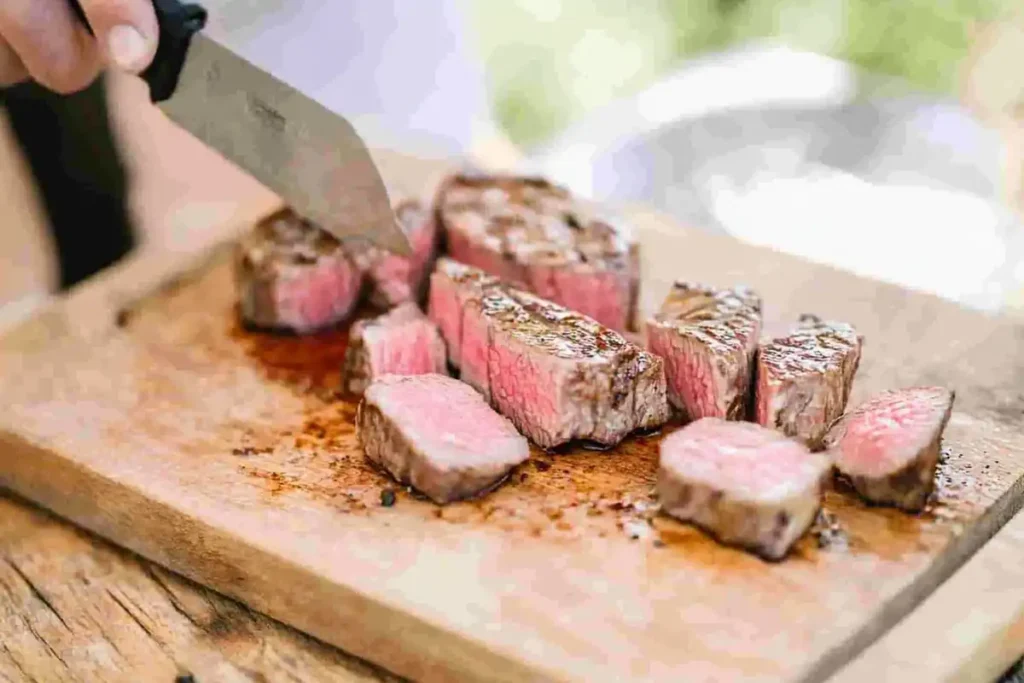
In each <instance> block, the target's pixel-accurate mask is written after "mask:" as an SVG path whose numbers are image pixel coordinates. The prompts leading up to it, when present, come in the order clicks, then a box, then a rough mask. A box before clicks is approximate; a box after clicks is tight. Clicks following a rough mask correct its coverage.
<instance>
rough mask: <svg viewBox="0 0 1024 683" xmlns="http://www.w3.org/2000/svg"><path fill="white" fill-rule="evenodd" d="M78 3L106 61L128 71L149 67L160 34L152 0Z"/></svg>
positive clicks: (90, 0) (109, 0)
mask: <svg viewBox="0 0 1024 683" xmlns="http://www.w3.org/2000/svg"><path fill="white" fill-rule="evenodd" d="M80 3H81V5H82V9H83V10H84V11H85V16H86V17H87V18H88V19H89V25H90V26H92V30H93V32H95V34H96V39H97V40H98V41H99V44H100V47H101V49H102V50H103V52H104V54H105V55H106V57H107V61H109V62H110V63H111V64H113V65H114V66H116V67H118V68H120V69H123V70H124V71H128V72H130V73H139V72H140V71H142V70H143V69H145V68H146V67H147V66H149V63H150V62H152V61H153V55H155V54H156V45H157V40H158V38H159V35H160V31H159V29H158V28H157V23H156V13H155V12H154V10H153V2H152V0H80Z"/></svg>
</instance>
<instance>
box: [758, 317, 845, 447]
mask: <svg viewBox="0 0 1024 683" xmlns="http://www.w3.org/2000/svg"><path fill="white" fill-rule="evenodd" d="M862 343H863V339H862V337H861V336H860V335H858V334H857V332H856V331H855V330H854V329H853V328H852V327H851V326H849V325H847V324H845V323H838V322H827V321H822V320H820V319H818V318H816V317H814V316H803V317H802V318H801V319H800V322H799V323H798V325H797V326H796V327H795V328H794V329H793V331H792V332H790V334H788V335H787V336H785V337H781V338H778V339H773V340H771V341H768V342H766V343H763V344H761V346H760V348H759V350H758V353H757V391H756V396H755V405H756V408H755V419H756V421H757V423H758V424H761V425H764V426H766V427H772V428H774V429H778V430H780V431H781V432H782V433H783V434H785V435H786V436H793V437H796V438H798V439H801V440H803V441H804V442H805V443H806V444H807V446H808V447H810V448H811V449H812V450H817V449H818V448H820V446H821V439H822V437H823V436H824V435H825V432H826V431H827V430H828V427H829V425H830V424H832V422H833V420H835V419H836V418H838V417H839V416H840V415H842V414H843V410H844V409H845V408H846V401H847V399H848V398H849V396H850V388H851V386H852V385H853V376H854V375H855V374H856V372H857V366H858V365H859V364H860V353H861V345H862Z"/></svg>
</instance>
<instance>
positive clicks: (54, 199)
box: [0, 79, 136, 290]
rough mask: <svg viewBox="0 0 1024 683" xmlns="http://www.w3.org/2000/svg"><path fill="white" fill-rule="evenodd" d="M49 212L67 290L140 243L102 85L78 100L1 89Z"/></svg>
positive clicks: (27, 86)
mask: <svg viewBox="0 0 1024 683" xmlns="http://www.w3.org/2000/svg"><path fill="white" fill-rule="evenodd" d="M0 103H3V104H4V105H5V106H6V109H7V112H8V115H9V118H10V121H11V126H12V128H13V130H14V133H15V137H16V139H17V141H18V144H19V145H20V146H21V149H22V151H23V152H24V154H25V157H26V159H27V161H28V164H29V167H30V168H31V170H32V174H33V175H34V176H35V181H36V184H37V187H38V189H39V194H40V197H41V199H42V201H43V203H44V205H45V209H46V212H47V217H48V218H49V222H50V227H51V234H52V235H53V238H54V243H55V246H56V248H57V255H58V259H59V263H60V288H61V290H65V289H67V288H69V287H72V286H74V285H75V284H77V283H79V282H81V281H82V280H84V279H85V278H87V277H89V276H90V275H93V274H94V273H96V272H97V271H99V270H102V269H104V268H106V267H107V266H110V265H112V264H113V263H115V262H116V261H118V260H119V259H120V258H121V257H123V256H124V255H126V254H127V253H128V252H129V251H131V249H132V248H133V247H134V246H135V243H136V239H135V234H134V231H133V229H132V225H131V220H130V217H129V215H128V209H127V204H126V197H127V193H128V179H127V174H126V172H125V168H124V165H123V163H122V161H121V158H120V156H119V154H118V150H117V147H116V142H115V140H114V135H113V131H112V130H111V124H110V118H109V115H108V111H107V98H106V87H105V83H104V81H103V80H102V79H100V80H97V81H96V82H95V83H93V84H92V86H90V87H89V88H87V89H86V90H83V91H82V92H79V93H76V94H74V95H57V94H55V93H52V92H50V91H48V90H46V89H45V88H42V87H40V86H38V85H36V84H35V83H23V84H20V85H17V86H14V87H12V88H9V89H6V90H0Z"/></svg>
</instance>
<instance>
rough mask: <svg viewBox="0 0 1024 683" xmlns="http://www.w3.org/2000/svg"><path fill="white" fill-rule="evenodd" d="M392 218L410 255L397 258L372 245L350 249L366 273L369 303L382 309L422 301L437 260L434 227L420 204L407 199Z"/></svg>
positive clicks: (435, 231)
mask: <svg viewBox="0 0 1024 683" xmlns="http://www.w3.org/2000/svg"><path fill="white" fill-rule="evenodd" d="M395 215H396V216H397V217H398V222H399V224H400V225H401V226H402V229H403V230H404V231H405V234H406V235H407V236H408V238H409V245H410V246H411V247H412V256H410V257H408V258H407V257H404V256H397V255H395V254H392V253H390V252H388V251H385V250H383V249H379V248H377V247H373V246H361V247H359V248H357V249H354V250H353V251H354V252H355V258H356V261H357V262H358V263H359V266H360V268H362V269H363V270H364V271H365V272H366V276H367V280H368V282H369V286H370V295H369V298H370V303H371V304H372V305H373V306H375V307H376V308H379V309H385V310H386V309H388V308H392V307H394V306H397V305H399V304H401V303H404V302H406V301H413V302H417V303H419V302H421V301H422V299H423V292H424V289H425V286H426V280H427V276H428V275H429V274H430V271H431V269H432V268H433V267H434V259H435V258H436V257H437V242H438V239H437V228H436V224H435V222H434V217H433V215H431V213H430V211H428V210H427V208H426V207H425V206H423V204H422V203H420V202H418V201H415V200H408V201H405V202H402V203H401V204H399V205H398V206H397V207H396V208H395Z"/></svg>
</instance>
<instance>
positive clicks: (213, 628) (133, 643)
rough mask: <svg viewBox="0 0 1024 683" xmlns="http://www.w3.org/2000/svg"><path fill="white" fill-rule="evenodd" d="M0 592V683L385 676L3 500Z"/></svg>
mask: <svg viewBox="0 0 1024 683" xmlns="http://www.w3.org/2000/svg"><path fill="white" fill-rule="evenodd" d="M0 596H2V597H0V634H2V642H0V680H5V681H30V680H37V681H48V682H49V681H52V682H53V683H65V682H67V683H79V682H83V683H84V682H92V681H106V682H110V683H116V682H118V681H125V682H128V681H132V682H135V681H165V682H166V683H170V682H171V681H173V680H174V678H175V677H176V676H178V675H182V674H185V673H190V674H192V675H193V676H194V677H195V679H196V680H198V681H200V682H204V681H223V682H225V683H227V682H236V681H237V682H243V681H244V682H245V683H253V682H259V681H285V680H292V681H393V680H396V679H395V678H394V677H393V676H392V675H390V674H388V673H386V672H384V671H382V670H380V669H378V668H376V667H373V666H371V665H369V664H367V663H365V662H362V661H359V660H357V659H354V658H352V657H349V656H347V655H344V654H342V653H341V652H339V651H337V650H335V649H334V648H332V647H328V646H327V645H324V644H323V643H320V642H317V641H315V640H313V639H312V638H310V637H308V636H305V635H303V634H301V633H298V632H296V631H293V630H292V629H289V628H287V627H285V626H282V625H281V624H279V623H277V622H275V621H272V620H271V619H268V618H267V617H264V616H262V615H259V614H256V613H254V612H252V611H250V610H249V609H247V608H246V607H244V606H242V605H240V604H238V603H236V602H233V601H231V600H228V599H226V598H224V597H222V596H220V595H217V594H216V593H214V592H213V591H210V590H208V589H206V588H203V587H201V586H197V585H196V584H194V583H192V582H191V581H187V580H185V579H182V578H181V577H179V576H177V575H175V574H172V573H170V572H168V571H166V570H164V569H162V568H160V567H158V566H156V565H154V564H152V563H150V562H147V561H146V560H143V559H141V558H138V557H135V556H132V555H130V554H128V553H126V552H125V551H123V550H120V549H118V548H114V547H112V546H110V545H108V544H106V543H104V542H103V541H101V540H100V539H98V538H96V537H95V536H92V535H91V534H88V533H86V532H83V531H79V530H77V529H74V528H73V527H70V526H68V525H67V524H65V523H62V522H60V521H59V520H57V519H55V518H53V517H52V516H50V515H49V514H47V513H46V512H43V511H42V510H39V509H34V508H31V507H28V506H27V505H26V504H24V503H22V502H20V501H16V500H13V499H11V498H8V497H4V496H0Z"/></svg>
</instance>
